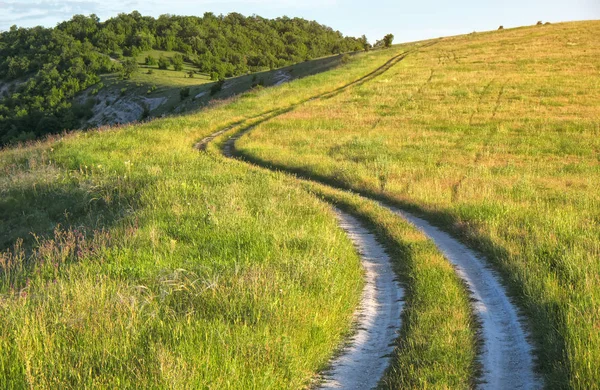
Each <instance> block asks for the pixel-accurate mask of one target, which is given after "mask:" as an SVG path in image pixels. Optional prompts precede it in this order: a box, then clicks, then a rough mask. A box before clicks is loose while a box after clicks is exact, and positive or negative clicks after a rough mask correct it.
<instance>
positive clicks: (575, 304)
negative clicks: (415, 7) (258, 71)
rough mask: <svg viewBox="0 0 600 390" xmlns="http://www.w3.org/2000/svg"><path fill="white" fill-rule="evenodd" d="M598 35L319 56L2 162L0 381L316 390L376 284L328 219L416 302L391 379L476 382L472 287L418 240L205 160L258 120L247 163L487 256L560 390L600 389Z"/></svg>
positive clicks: (565, 27)
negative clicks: (344, 218)
mask: <svg viewBox="0 0 600 390" xmlns="http://www.w3.org/2000/svg"><path fill="white" fill-rule="evenodd" d="M598 30H600V23H598V22H587V23H572V24H561V25H552V26H543V27H536V28H522V29H515V30H504V31H501V32H492V33H480V34H474V35H468V36H462V37H454V38H448V39H444V40H442V41H440V42H438V43H437V44H435V45H433V46H430V47H421V46H420V45H419V44H418V43H417V44H408V45H399V46H395V47H393V48H392V49H389V50H382V51H373V52H369V53H363V54H359V55H356V56H354V57H352V59H351V61H350V62H349V63H348V64H346V65H343V66H337V65H340V64H339V59H338V61H337V62H335V63H333V62H331V61H333V60H332V59H322V60H320V61H321V62H318V61H319V60H317V62H311V63H304V64H298V65H297V66H296V67H294V68H292V69H293V70H292V72H298V74H302V75H309V74H312V73H315V72H316V71H318V70H320V69H327V68H332V69H331V70H330V71H328V72H325V73H320V74H316V75H313V76H311V77H305V78H302V79H300V80H295V81H293V82H290V83H286V84H284V85H281V86H278V87H275V88H265V89H254V90H251V91H249V92H246V93H244V94H242V95H240V96H237V97H235V98H229V99H227V100H221V101H218V102H213V103H212V104H211V105H210V106H209V107H208V108H206V109H204V110H202V111H194V112H193V113H190V114H188V115H180V116H172V117H168V118H164V119H158V120H154V121H151V122H148V123H145V124H139V125H132V126H122V127H114V128H111V129H103V130H97V131H89V132H75V133H72V134H69V135H65V136H63V137H56V138H52V139H48V140H46V141H42V142H37V143H34V144H30V145H24V146H19V147H14V148H10V149H5V150H2V151H0V215H2V219H1V220H0V250H3V251H4V252H3V253H2V254H1V255H0V387H1V388H43V389H49V388H73V389H75V388H86V387H90V388H140V387H141V388H182V389H183V388H214V389H222V388H231V389H239V388H248V389H252V388H260V389H287V388H306V387H308V386H310V385H311V384H313V383H314V381H315V378H316V375H317V374H318V372H319V371H321V370H323V369H324V368H326V367H327V364H328V362H329V361H330V358H331V357H332V356H333V355H334V354H335V353H336V351H337V350H338V348H339V347H340V345H341V344H343V341H344V339H345V337H346V336H347V335H348V334H349V333H350V332H351V331H352V318H353V313H354V311H355V308H356V306H357V304H358V302H359V298H360V293H361V289H362V286H363V281H362V269H361V266H360V262H359V257H358V254H357V253H356V251H355V249H354V247H353V246H352V243H351V241H350V240H349V238H348V237H347V236H346V235H345V234H344V233H343V231H342V230H341V229H340V228H339V227H338V226H337V223H336V219H335V217H334V214H333V210H332V207H331V204H334V205H336V206H337V207H340V208H342V209H345V210H346V211H349V212H351V213H353V214H355V215H357V216H358V217H359V218H361V219H362V220H363V221H364V222H365V223H366V224H367V225H369V226H370V227H371V228H372V229H373V231H375V232H376V234H377V236H378V237H379V239H380V240H381V241H382V242H383V243H384V244H385V246H386V248H387V250H388V252H389V253H390V255H391V257H392V259H393V261H394V264H395V267H396V270H397V272H398V277H399V279H400V280H401V282H402V284H403V285H404V287H405V289H406V291H407V294H406V309H405V311H404V313H403V327H402V329H401V332H400V335H399V338H398V340H397V348H396V351H395V353H394V357H393V361H392V366H391V367H390V369H389V370H388V372H387V373H386V376H385V377H384V378H383V381H382V387H384V388H415V389H422V388H452V389H454V388H464V389H467V388H472V387H473V386H474V385H475V383H476V380H477V376H478V370H479V367H478V364H477V360H476V356H477V352H478V348H479V347H478V341H479V340H478V335H477V331H478V329H477V327H478V325H477V324H476V323H475V321H474V320H473V318H472V312H471V307H470V298H469V295H468V291H467V290H466V288H465V286H464V285H463V282H462V281H461V280H460V279H459V278H458V276H457V275H456V273H455V271H454V269H453V267H452V266H451V265H450V263H449V262H448V261H446V260H445V259H444V257H443V256H442V255H441V254H440V253H439V252H438V251H437V250H436V248H435V246H434V245H433V243H432V242H431V241H429V240H427V239H426V238H425V236H423V234H421V233H419V232H418V231H417V230H416V229H415V228H413V227H412V226H410V225H409V224H407V223H406V222H403V220H401V219H400V218H399V217H397V216H395V215H393V214H391V213H389V212H387V211H385V210H384V209H382V208H380V207H378V206H377V204H376V203H375V202H373V201H370V200H367V199H365V198H361V197H358V196H356V195H353V194H351V193H348V192H342V191H338V190H334V189H332V188H330V187H327V186H322V185H319V184H316V183H308V182H304V181H301V180H298V179H296V178H294V177H291V176H289V175H287V174H285V173H274V172H271V171H267V170H265V169H262V168H258V167H253V166H250V165H247V164H244V163H241V162H238V161H232V160H228V159H225V158H224V157H222V156H221V155H220V153H215V152H216V150H217V148H218V146H219V143H221V142H223V140H224V139H225V137H222V138H220V139H217V140H216V142H214V143H213V144H211V145H209V150H208V152H199V151H197V150H195V149H194V148H193V146H194V144H195V143H196V142H198V141H199V140H200V139H202V138H203V137H206V136H207V135H209V134H212V133H214V132H215V131H217V130H219V129H222V128H226V127H228V126H231V125H234V124H236V123H240V122H241V121H248V120H250V122H249V123H252V119H251V118H255V119H254V122H256V123H255V124H256V128H255V129H253V130H252V131H251V132H250V133H249V134H248V135H247V136H244V137H243V138H241V139H240V140H239V141H238V148H240V149H241V151H242V152H243V153H244V154H246V155H247V156H248V157H250V158H252V159H254V160H256V161H262V162H266V163H271V164H274V165H278V166H281V167H284V168H286V169H290V170H296V171H298V172H303V173H305V174H308V175H311V176H313V177H315V178H320V179H323V180H326V181H329V182H334V183H336V184H338V185H342V186H344V187H346V188H351V189H353V190H355V191H358V192H364V193H368V194H371V195H374V196H376V197H380V198H384V199H386V200H388V201H390V202H394V203H397V204H400V205H402V206H405V207H408V208H411V209H412V210H416V211H418V212H420V213H422V214H423V215H425V216H426V217H427V218H429V219H430V220H434V221H436V222H437V223H439V224H440V225H442V226H444V227H445V228H446V229H448V230H452V231H455V232H456V231H458V232H460V236H461V238H462V239H464V240H465V241H468V242H469V243H471V244H472V245H474V246H476V247H478V248H480V249H481V250H483V251H484V252H485V253H486V254H487V255H488V257H489V258H490V259H492V260H493V262H494V264H495V266H496V267H497V268H498V269H499V270H501V272H502V275H503V277H504V280H505V281H506V283H507V284H508V285H509V286H510V288H511V291H512V293H513V294H514V295H515V296H516V297H518V299H519V303H520V305H521V308H522V309H523V312H524V314H526V316H527V318H528V320H529V321H530V323H531V325H532V328H533V330H534V336H535V341H536V343H537V346H538V351H537V357H538V358H539V363H540V368H541V370H542V372H543V373H544V375H545V379H546V384H547V386H548V387H549V388H561V387H563V388H567V387H571V388H593V387H594V386H595V385H596V384H597V383H600V378H598V372H597V370H596V366H597V365H598V364H600V357H599V356H598V351H599V350H600V349H599V348H600V345H599V344H600V339H599V338H598V330H599V329H600V328H599V326H600V323H599V317H600V313H598V307H600V306H599V305H598V302H597V299H598V297H600V292H599V286H600V281H599V280H598V271H597V270H598V268H599V267H598V265H599V264H598V258H599V257H598V254H599V246H598V244H599V242H600V237H599V236H598V230H597V229H594V227H597V223H598V221H600V214H598V213H599V210H600V209H599V208H598V195H597V191H595V190H596V189H597V182H598V180H597V176H598V173H599V170H598V167H599V164H600V159H598V151H599V150H600V145H598V142H597V135H598V132H599V131H600V130H599V128H598V119H599V111H598V107H599V106H600V105H598V100H600V96H599V94H598V91H599V89H598V88H597V87H598V78H597V72H598V70H600V63H599V62H598V58H599V57H598V51H599V50H600V49H599V48H598V45H597V43H596V42H595V40H594V37H595V36H596V35H597V32H598ZM413 49H416V51H414V52H411V54H409V55H408V56H407V57H406V59H405V60H404V61H402V62H400V63H398V64H397V65H395V66H393V67H392V68H391V69H390V70H389V71H387V72H386V73H384V74H382V75H380V76H378V77H376V78H374V79H372V80H369V81H368V82H365V83H364V84H356V85H353V86H352V87H351V88H348V89H345V90H340V93H339V94H338V95H331V97H329V98H327V99H319V100H314V101H307V100H308V99H309V98H311V97H313V96H317V95H320V94H323V93H327V92H330V91H335V90H337V89H338V88H340V87H342V86H344V85H347V84H348V83H350V82H353V81H355V80H358V79H361V78H362V77H363V76H365V75H367V74H369V73H370V72H372V71H373V70H375V69H377V68H378V67H380V66H381V65H383V64H384V63H386V62H387V61H388V60H390V58H392V57H394V56H396V55H398V54H400V53H403V52H404V51H406V50H413ZM321 67H322V68H321ZM269 75H271V76H270V77H273V73H269ZM259 77H260V75H259ZM264 77H266V74H265V76H264ZM252 78H253V76H252V75H249V76H243V78H241V79H240V80H243V83H251V82H252V81H251V80H252ZM182 79H183V76H182ZM185 80H190V79H185ZM191 80H196V79H191ZM133 82H135V81H133ZM195 82H199V83H202V82H203V81H202V80H200V79H198V80H196V81H195ZM139 83H140V84H141V86H140V87H139V88H141V89H143V88H145V85H144V84H143V83H142V82H141V81H140V82H139ZM207 85H208V84H207ZM238 86H239V88H240V89H239V91H242V90H244V89H243V88H242V87H243V85H242V83H241V82H240V84H239V85H233V87H232V88H238ZM200 87H202V88H206V86H200ZM200 87H199V88H200ZM136 88H137V84H136ZM141 89H140V90H141ZM233 90H235V89H232V91H233ZM216 97H217V98H225V97H227V96H219V95H217V96H216ZM300 103H302V104H300ZM286 108H294V109H293V110H292V111H290V112H288V113H286V114H283V115H280V116H278V117H276V118H274V119H271V120H269V121H267V122H264V123H261V117H260V116H258V115H259V114H261V113H266V112H269V111H272V110H276V109H286ZM190 111H191V107H190Z"/></svg>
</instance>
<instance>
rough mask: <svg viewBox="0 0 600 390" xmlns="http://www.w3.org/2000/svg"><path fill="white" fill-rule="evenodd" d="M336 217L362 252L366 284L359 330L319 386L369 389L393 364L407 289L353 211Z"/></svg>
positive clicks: (383, 251) (349, 389)
mask: <svg viewBox="0 0 600 390" xmlns="http://www.w3.org/2000/svg"><path fill="white" fill-rule="evenodd" d="M336 216H337V218H338V221H339V224H340V226H341V228H342V229H344V230H345V231H346V233H347V234H348V236H349V237H350V239H351V240H352V242H353V243H354V245H355V246H356V248H357V249H358V252H359V253H360V256H361V262H362V265H363V268H364V270H365V287H364V289H363V294H362V298H361V303H360V307H359V309H358V311H357V314H356V324H355V326H356V332H355V333H354V335H353V336H352V338H351V339H350V340H349V345H348V346H347V347H346V348H344V349H343V350H342V351H341V354H340V356H338V357H336V358H335V359H334V360H333V361H332V362H331V368H330V369H329V370H327V371H326V372H325V373H324V374H323V376H322V378H323V382H322V383H321V385H320V386H319V389H348V390H368V389H373V388H375V387H376V386H377V383H378V382H379V380H380V379H381V377H382V376H383V373H384V371H385V369H386V368H387V367H388V365H389V363H390V357H391V355H392V353H393V352H394V340H395V339H396V337H397V333H398V330H399V329H400V313H401V311H402V308H403V304H404V302H403V301H402V298H403V296H404V291H403V290H402V288H401V287H400V285H399V284H398V283H397V282H396V281H395V276H396V275H395V273H394V271H393V269H392V264H391V260H390V258H389V256H388V255H387V254H386V253H385V250H384V249H383V247H382V246H381V244H379V243H378V242H377V240H376V239H375V236H374V235H373V233H371V232H370V231H368V230H367V229H365V227H364V226H363V225H362V224H361V223H360V222H359V221H358V220H357V219H356V218H354V217H353V216H351V215H349V214H346V213H343V212H341V211H340V210H336Z"/></svg>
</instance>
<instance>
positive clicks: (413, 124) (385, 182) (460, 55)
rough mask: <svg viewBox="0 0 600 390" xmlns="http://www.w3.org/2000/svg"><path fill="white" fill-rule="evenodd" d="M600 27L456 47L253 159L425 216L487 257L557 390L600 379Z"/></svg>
mask: <svg viewBox="0 0 600 390" xmlns="http://www.w3.org/2000/svg"><path fill="white" fill-rule="evenodd" d="M598 36H600V22H598V21H590V22H577V23H565V24H556V25H545V26H536V27H527V28H519V29H511V30H503V31H497V32H489V33H476V34H470V35H466V36H460V37H454V38H448V39H445V40H443V41H442V42H440V43H438V44H437V45H434V46H432V47H430V48H427V49H425V50H423V51H421V52H419V53H417V54H415V55H411V56H409V57H408V58H407V59H406V60H405V61H403V62H401V63H400V64H398V65H396V66H395V67H394V68H392V69H391V70H390V71H389V72H387V73H385V74H384V75H382V76H380V77H379V78H377V79H375V80H374V81H372V82H370V83H367V84H365V85H362V86H358V87H356V88H353V89H351V90H349V91H346V92H344V93H343V94H340V95H338V96H336V97H334V98H331V99H327V100H317V101H314V102H310V103H308V104H306V105H303V106H301V107H299V108H297V109H295V110H294V111H291V112H289V113H287V114H285V115H282V116H280V117H277V118H275V119H273V120H271V121H268V122H266V123H263V124H261V125H259V126H257V128H255V129H254V130H253V131H252V132H250V133H249V134H248V135H247V136H245V137H243V138H241V139H240V140H239V141H238V143H237V147H238V149H239V150H240V152H241V153H242V154H244V155H246V156H247V157H249V158H251V159H253V160H255V161H262V162H266V163H270V164H272V165H276V166H280V167H285V168H287V169H291V170H294V171H297V172H303V173H306V174H309V175H311V176H312V177H317V178H320V179H323V180H326V181H329V182H334V183H336V184H339V185H343V186H345V187H347V188H351V189H354V190H357V191H361V192H364V193H369V194H371V195H377V196H380V197H383V198H384V199H387V200H388V201H391V202H394V203H396V204H399V205H401V206H404V207H407V208H410V209H412V210H413V211H417V212H420V213H422V214H423V215H424V216H425V217H427V218H428V219H430V220H432V221H435V222H436V223H438V224H440V225H441V226H443V227H444V228H445V229H446V230H448V231H451V232H453V233H454V234H456V235H457V236H460V237H461V238H462V239H463V240H465V241H467V242H469V243H470V244H471V245H472V246H474V247H476V248H478V249H480V250H481V251H483V252H484V253H485V254H486V255H487V256H488V258H489V259H490V260H491V261H492V262H493V264H494V266H495V267H496V268H497V269H499V270H500V271H501V274H502V275H503V278H504V281H505V282H506V283H507V285H508V286H509V288H510V290H511V292H512V293H513V294H514V296H515V297H516V298H517V300H518V302H519V303H520V307H521V309H522V311H523V313H524V314H525V315H526V317H527V318H528V320H529V323H530V326H531V330H532V331H533V336H534V339H535V342H536V345H537V356H538V358H539V366H540V369H541V370H542V372H543V374H544V375H545V380H546V384H547V385H548V386H549V387H550V388H566V387H570V388H595V387H597V386H598V384H599V383H600V370H598V367H599V366H600V226H599V225H600V138H599V137H600V43H599V41H598Z"/></svg>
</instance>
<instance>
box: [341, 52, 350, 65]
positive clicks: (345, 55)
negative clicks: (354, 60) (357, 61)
mask: <svg viewBox="0 0 600 390" xmlns="http://www.w3.org/2000/svg"><path fill="white" fill-rule="evenodd" d="M340 61H341V63H342V64H343V65H346V64H347V63H348V62H350V56H349V55H348V54H344V55H343V56H342V58H341V59H340Z"/></svg>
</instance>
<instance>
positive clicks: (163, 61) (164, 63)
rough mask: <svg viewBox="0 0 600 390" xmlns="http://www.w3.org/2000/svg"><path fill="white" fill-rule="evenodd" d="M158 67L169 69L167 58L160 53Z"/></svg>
mask: <svg viewBox="0 0 600 390" xmlns="http://www.w3.org/2000/svg"><path fill="white" fill-rule="evenodd" d="M158 69H163V70H167V69H169V60H168V59H167V58H166V57H164V56H162V55H161V56H160V57H159V58H158Z"/></svg>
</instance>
